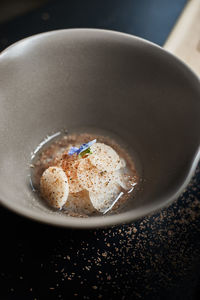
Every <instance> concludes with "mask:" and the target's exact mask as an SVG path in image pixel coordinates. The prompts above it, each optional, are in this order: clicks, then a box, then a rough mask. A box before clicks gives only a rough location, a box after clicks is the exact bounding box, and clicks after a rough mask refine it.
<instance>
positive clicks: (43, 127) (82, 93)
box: [0, 29, 200, 228]
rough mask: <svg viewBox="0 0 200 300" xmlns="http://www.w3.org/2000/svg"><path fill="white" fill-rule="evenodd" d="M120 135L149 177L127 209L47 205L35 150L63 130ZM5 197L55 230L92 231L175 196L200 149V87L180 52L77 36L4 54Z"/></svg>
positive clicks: (96, 33)
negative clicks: (82, 211) (73, 210)
mask: <svg viewBox="0 0 200 300" xmlns="http://www.w3.org/2000/svg"><path fill="white" fill-rule="evenodd" d="M82 126H84V127H90V128H91V127H96V128H101V129H103V130H106V131H109V132H113V133H114V134H116V135H117V136H119V137H120V138H122V139H123V140H124V141H125V142H126V143H127V144H129V146H130V147H131V148H132V149H133V150H134V153H136V156H137V157H138V159H139V161H140V164H141V166H142V171H141V172H142V176H143V178H145V182H144V183H143V189H142V191H141V192H140V193H139V194H138V196H137V197H136V198H135V199H133V200H132V201H130V204H129V205H128V206H127V207H126V209H125V211H122V212H121V213H119V214H116V215H112V216H104V217H91V218H88V219H79V218H72V217H67V216H65V215H60V214H59V213H54V212H52V211H51V210H50V209H48V208H47V207H46V206H45V205H43V203H42V202H40V201H38V199H37V198H36V196H35V194H34V193H33V192H32V191H31V189H30V185H29V177H28V175H29V167H28V164H29V162H30V155H31V152H32V151H33V150H34V149H35V148H36V147H37V145H38V144H39V143H40V142H41V141H42V140H43V139H44V137H45V136H46V135H47V134H50V133H53V132H57V131H59V130H60V129H61V128H67V129H69V130H74V129H76V128H81V127H82ZM0 141H1V142H0V199H1V203H2V204H3V205H4V206H6V207H8V208H9V209H11V210H13V211H15V212H17V213H19V214H22V215H24V216H26V217H29V218H31V219H34V220H38V221H42V222H45V223H48V224H53V225H59V226H65V227H73V228H75V227H78V228H92V227H101V226H108V225H113V224H118V223H125V222H130V221H133V220H135V219H137V218H139V217H142V216H144V215H145V214H148V213H150V212H152V211H154V210H156V209H158V208H161V207H163V206H165V205H167V204H169V203H170V202H171V201H172V200H174V199H176V198H177V197H178V195H179V194H180V193H181V192H182V191H183V189H184V188H185V187H186V185H187V183H188V182H189V180H190V178H191V176H192V173H193V171H194V169H195V167H196V165H197V163H198V160H199V156H200V151H199V144H200V84H199V79H198V78H197V77H196V76H195V75H194V74H193V73H192V71H191V70H190V69H189V68H188V67H187V66H186V65H184V64H183V63H182V62H181V61H179V60H178V59H177V58H175V57H174V56H173V55H171V54H169V53H167V52H166V51H164V50H163V49H161V48H160V47H158V46H156V45H154V44H152V43H150V42H147V41H145V40H142V39H140V38H137V37H134V36H130V35H126V34H122V33H117V32H111V31H105V30H92V29H73V30H59V31H53V32H48V33H44V34H39V35H36V36H33V37H29V38H27V39H24V40H22V41H20V42H18V43H16V44H14V45H12V46H11V47H9V48H7V49H6V50H5V51H3V52H2V53H1V54H0Z"/></svg>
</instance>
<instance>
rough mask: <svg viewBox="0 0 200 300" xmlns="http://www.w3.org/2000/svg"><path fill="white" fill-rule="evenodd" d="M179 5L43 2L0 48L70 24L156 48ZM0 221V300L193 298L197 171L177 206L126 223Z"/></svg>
mask: <svg viewBox="0 0 200 300" xmlns="http://www.w3.org/2000/svg"><path fill="white" fill-rule="evenodd" d="M185 3H186V0H176V1H174V0H151V1H150V0H135V1H134V0H132V1H131V0H125V1H122V0H107V1H106V0H105V1H103V0H101V1H98V0H96V1H95V0H84V1H83V0H82V1H81V0H74V1H73V0H70V1H64V0H57V1H55V0H54V1H50V2H49V3H48V4H46V5H45V6H43V7H42V8H39V9H37V10H35V11H33V12H31V13H28V14H26V15H24V16H21V17H17V18H16V19H14V20H12V21H10V22H8V23H6V24H2V25H1V28H0V50H3V49H4V48H5V47H7V46H8V45H10V44H11V43H13V42H15V41H17V40H19V39H21V38H24V37H26V36H29V35H32V34H35V33H39V32H44V31H48V30H54V29H60V28H70V27H95V28H106V29H113V30H118V31H122V32H127V33H131V34H135V35H138V36H141V37H143V38H146V39H149V40H151V41H153V42H155V43H157V44H160V45H163V43H164V41H165V40H166V38H167V36H168V34H169V32H170V30H171V28H172V27H173V25H174V23H175V21H176V19H177V17H178V16H179V14H180V12H181V11H182V9H183V7H184V5H185ZM13 180H14V179H13ZM11 181H12V179H11ZM0 221H1V247H0V249H1V256H0V286H1V288H0V299H2V300H7V299H17V300H18V299H19V300H21V299H27V300H28V299H33V300H34V299H35V300H36V299H37V300H39V299H47V300H49V299H73V298H75V299H154V300H156V299H164V300H165V299H171V300H175V299H176V300H178V299H181V300H190V299H191V300H196V299H200V166H199V167H198V168H197V170H196V173H195V175H194V177H193V179H192V181H191V183H190V185H189V186H188V188H187V189H186V191H185V192H184V193H183V195H182V196H181V197H179V199H178V200H177V201H175V202H174V203H173V204H172V205H171V206H169V207H168V208H165V209H162V210H160V211H159V212H156V213H155V214H153V215H150V216H147V217H145V218H143V219H140V220H138V221H137V222H134V223H132V224H128V225H122V226H115V227H112V228H108V229H103V230H102V229H99V230H89V231H77V230H76V231H73V230H66V229H60V228H53V227H51V226H47V225H43V224H38V223H35V222H32V221H29V220H27V219H24V218H22V217H20V216H17V215H15V214H13V213H11V212H9V211H7V210H6V209H4V208H0Z"/></svg>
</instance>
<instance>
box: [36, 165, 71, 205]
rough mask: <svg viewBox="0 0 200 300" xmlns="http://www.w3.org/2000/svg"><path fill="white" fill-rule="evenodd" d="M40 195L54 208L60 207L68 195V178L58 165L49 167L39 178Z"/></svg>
mask: <svg viewBox="0 0 200 300" xmlns="http://www.w3.org/2000/svg"><path fill="white" fill-rule="evenodd" d="M40 191H41V194H42V197H43V198H44V199H45V200H46V201H47V202H49V204H50V205H51V206H52V207H54V208H59V209H61V208H62V207H63V205H64V204H65V202H66V201H67V198H68V195H69V185H68V179H67V176H66V174H65V172H64V171H63V169H62V168H60V167H49V168H48V169H46V170H45V171H44V173H43V174H42V177H41V179H40Z"/></svg>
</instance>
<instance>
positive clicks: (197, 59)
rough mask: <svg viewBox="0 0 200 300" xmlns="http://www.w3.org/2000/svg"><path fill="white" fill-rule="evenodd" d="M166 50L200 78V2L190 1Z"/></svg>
mask: <svg viewBox="0 0 200 300" xmlns="http://www.w3.org/2000/svg"><path fill="white" fill-rule="evenodd" d="M164 48H165V49H166V50H168V51H170V52H172V53H173V54H175V55H176V56H178V57H179V58H180V59H182V60H183V61H184V62H185V63H187V64H188V65H189V66H190V67H191V68H192V69H193V71H195V72H196V73H197V74H198V75H199V76H200V0H190V1H188V4H187V5H186V8H185V9H184V11H183V13H182V14H181V17H180V18H179V20H178V21H177V23H176V25H175V27H174V29H173V30H172V32H171V34H170V35H169V38H168V39H167V41H166V43H165V45H164Z"/></svg>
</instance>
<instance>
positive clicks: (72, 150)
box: [68, 147, 79, 155]
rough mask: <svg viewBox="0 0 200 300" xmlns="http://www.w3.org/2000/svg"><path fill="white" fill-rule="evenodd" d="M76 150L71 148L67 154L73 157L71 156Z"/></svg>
mask: <svg viewBox="0 0 200 300" xmlns="http://www.w3.org/2000/svg"><path fill="white" fill-rule="evenodd" d="M78 150H79V148H77V147H71V148H70V150H69V152H68V154H69V155H73V154H75V153H77V151H78Z"/></svg>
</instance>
